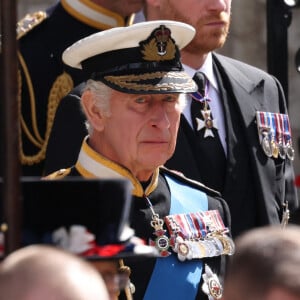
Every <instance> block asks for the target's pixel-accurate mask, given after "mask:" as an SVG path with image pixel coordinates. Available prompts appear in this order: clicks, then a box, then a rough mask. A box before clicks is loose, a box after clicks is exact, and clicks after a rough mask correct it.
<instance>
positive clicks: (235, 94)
mask: <svg viewBox="0 0 300 300" xmlns="http://www.w3.org/2000/svg"><path fill="white" fill-rule="evenodd" d="M146 7H147V18H148V19H171V20H177V21H183V22H186V23H188V24H191V25H193V26H194V27H195V28H196V31H197V34H196V37H195V38H194V39H193V41H192V42H191V43H190V44H189V45H188V46H187V47H185V48H184V49H183V50H182V61H183V64H184V68H185V70H186V71H187V72H188V74H189V75H190V76H194V74H195V73H196V72H197V71H201V72H203V73H204V74H205V76H206V78H207V79H208V80H207V81H206V82H207V84H206V90H205V89H204V93H205V94H206V95H203V96H206V97H208V98H209V99H208V101H207V102H208V103H209V107H210V113H211V115H210V117H211V118H212V119H213V123H215V126H213V127H212V128H210V127H205V125H203V126H202V128H199V127H198V128H197V129H198V131H197V130H194V129H193V120H192V119H193V118H194V117H193V116H192V112H191V110H190V107H191V103H192V102H195V100H192V98H191V99H190V100H189V104H188V106H187V108H186V110H185V111H184V112H183V115H182V117H181V124H180V129H179V134H178V142H177V146H176V150H175V153H174V155H173V157H172V158H171V159H170V160H169V161H168V162H167V163H166V166H167V167H169V168H171V169H176V170H179V171H181V172H183V173H184V174H185V175H186V176H188V177H190V178H193V179H196V180H199V181H200V182H203V183H204V184H206V185H207V186H210V187H212V188H215V189H217V190H218V191H220V192H221V193H222V196H223V197H224V199H225V200H226V201H227V203H228V204H229V207H230V211H231V216H232V232H233V235H234V236H236V235H238V234H240V233H241V232H243V231H244V230H247V229H250V228H252V227H257V226H262V225H266V224H278V223H280V222H281V221H282V216H283V214H284V209H285V208H286V203H288V205H289V209H290V210H294V209H295V207H297V206H298V199H297V195H296V190H295V187H294V184H293V179H294V173H293V167H292V159H293V155H294V153H293V149H292V144H291V132H290V126H289V124H288V116H287V108H286V103H285V98H284V94H283V91H282V88H281V86H280V84H279V82H278V81H277V80H276V79H275V78H274V77H272V76H270V75H268V74H267V73H265V72H263V71H261V70H259V69H257V68H254V67H252V66H249V65H247V64H244V63H242V62H239V61H237V60H234V59H231V58H228V57H224V56H221V55H218V54H216V53H214V52H213V51H214V50H216V49H218V48H220V47H222V45H223V44H224V42H225V40H226V37H227V34H228V31H229V25H230V13H231V0H223V1H221V0H218V1H210V0H203V1H196V0H188V1H185V2H180V1H175V0H169V1H167V0H158V1H155V0H147V5H146ZM191 8H192V9H191ZM202 110H203V109H202ZM260 116H262V117H266V118H264V119H263V120H264V121H265V123H267V124H264V123H263V122H261V119H260V118H259V117H260ZM214 121H215V122H214ZM201 124H202V123H200V125H201ZM200 127H201V126H200ZM215 127H217V128H218V129H217V128H215ZM282 127H284V128H285V129H284V130H283V129H282ZM209 132H212V133H213V136H211V135H209V136H207V137H205V138H204V135H205V134H206V133H209ZM266 132H267V133H266ZM283 132H285V134H283ZM271 133H273V134H271ZM282 140H284V141H285V149H284V150H283V147H281V145H282ZM273 145H275V146H274V147H273ZM271 148H272V150H271ZM282 150H283V151H282Z"/></svg>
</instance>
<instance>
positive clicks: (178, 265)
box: [143, 176, 208, 300]
mask: <svg viewBox="0 0 300 300" xmlns="http://www.w3.org/2000/svg"><path fill="white" fill-rule="evenodd" d="M165 178H166V180H167V182H168V184H169V186H170V190H171V208H170V214H171V215H172V214H180V213H190V212H196V211H205V210H208V201H207V196H206V194H205V193H204V192H201V191H199V190H197V189H195V188H193V187H190V186H186V185H184V184H183V183H182V182H179V181H177V180H175V179H174V178H171V177H169V176H165ZM202 267H203V263H202V261H201V260H191V261H184V262H180V261H179V260H178V258H177V256H176V255H175V254H174V253H172V255H170V256H168V257H163V258H158V259H157V260H156V264H155V266H154V270H153V272H152V276H151V279H150V281H149V284H148V287H147V290H146V293H145V296H144V298H143V299H144V300H154V299H155V300H160V299H163V300H164V299H173V300H176V299H180V300H181V299H187V300H191V299H195V298H196V295H197V291H198V285H199V282H200V279H201V274H202Z"/></svg>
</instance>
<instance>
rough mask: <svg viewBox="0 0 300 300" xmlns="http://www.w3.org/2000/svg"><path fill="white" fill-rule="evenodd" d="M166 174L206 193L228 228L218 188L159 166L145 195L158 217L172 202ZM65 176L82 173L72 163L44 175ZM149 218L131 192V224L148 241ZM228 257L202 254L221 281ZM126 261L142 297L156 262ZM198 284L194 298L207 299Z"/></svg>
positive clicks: (137, 296)
mask: <svg viewBox="0 0 300 300" xmlns="http://www.w3.org/2000/svg"><path fill="white" fill-rule="evenodd" d="M166 175H168V176H171V177H173V178H175V179H176V180H178V181H179V182H180V183H181V184H184V185H188V186H192V187H194V188H196V189H198V190H200V191H202V192H204V193H205V194H206V195H207V200H208V210H218V211H219V213H220V216H221V218H222V220H223V222H224V225H225V227H228V228H230V224H231V220H230V213H229V208H228V205H227V204H226V202H225V201H224V200H223V199H222V198H221V197H220V194H219V193H218V192H216V191H214V190H212V189H209V188H208V187H206V186H204V185H201V184H199V183H198V182H195V181H191V180H189V179H188V178H186V177H184V176H182V175H180V174H178V173H176V172H173V171H170V170H168V169H166V168H160V171H159V177H158V185H157V187H156V189H155V190H154V191H153V192H151V193H150V195H149V196H148V197H149V199H150V201H151V204H152V206H153V209H154V211H155V213H157V214H159V216H160V218H163V217H165V216H166V215H168V214H169V211H170V204H171V192H170V187H169V185H168V183H167V181H166V178H165V176H166ZM66 176H67V177H69V176H82V174H80V172H79V171H78V169H76V165H75V167H72V168H70V169H64V170H60V171H57V172H54V173H52V174H50V175H49V176H48V177H47V178H48V179H56V178H60V179H61V178H62V177H66ZM151 220H152V213H151V210H150V208H149V206H148V203H147V202H146V201H145V199H143V197H138V196H133V203H132V212H131V224H130V226H131V227H132V228H133V229H134V230H135V235H136V236H138V237H140V238H143V239H144V240H145V241H148V240H149V238H153V231H154V229H153V228H152V227H151V225H150V222H151ZM227 260H228V256H224V255H222V256H218V257H211V258H204V259H203V263H205V264H208V265H209V266H210V268H211V269H212V271H213V272H214V273H216V274H217V275H218V276H219V278H220V280H221V281H222V278H223V277H224V274H225V270H226V265H227ZM125 264H127V265H128V266H129V267H130V268H131V271H132V272H131V276H130V278H131V281H132V282H133V283H134V285H135V288H136V292H135V293H134V294H133V297H134V299H138V300H141V299H143V295H144V293H145V291H146V288H147V285H148V283H149V279H150V277H151V274H152V271H153V268H154V265H155V258H145V259H143V261H142V262H141V261H139V260H137V261H134V259H130V260H129V261H128V262H126V259H125ZM201 286H202V280H201V282H200V284H199V289H198V294H197V297H196V299H199V300H203V299H208V298H207V296H206V295H205V294H204V293H203V292H202V290H201ZM158 288H159V287H158ZM174 288H176V287H174ZM161 289H162V293H163V292H164V288H163V287H161ZM166 297H167V295H166ZM120 299H123V295H121V297H120ZM124 299H126V298H124Z"/></svg>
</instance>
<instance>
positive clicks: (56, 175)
mask: <svg viewBox="0 0 300 300" xmlns="http://www.w3.org/2000/svg"><path fill="white" fill-rule="evenodd" d="M70 172H71V168H68V169H60V170H58V171H55V172H53V173H51V174H49V175H47V176H45V177H43V179H45V180H51V179H61V178H64V177H66V176H67V175H69V174H70Z"/></svg>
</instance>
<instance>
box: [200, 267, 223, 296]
mask: <svg viewBox="0 0 300 300" xmlns="http://www.w3.org/2000/svg"><path fill="white" fill-rule="evenodd" d="M204 270H205V272H204V273H203V275H202V278H203V281H204V282H203V285H202V287H201V288H202V291H203V292H204V293H205V294H206V295H207V296H208V299H209V300H213V299H221V298H222V294H223V287H222V285H221V283H220V281H219V278H218V276H217V275H216V274H215V273H213V271H212V270H211V268H210V267H209V266H208V265H206V264H205V267H204Z"/></svg>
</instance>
